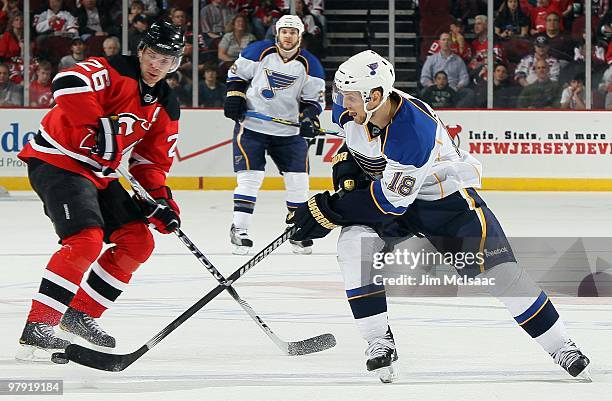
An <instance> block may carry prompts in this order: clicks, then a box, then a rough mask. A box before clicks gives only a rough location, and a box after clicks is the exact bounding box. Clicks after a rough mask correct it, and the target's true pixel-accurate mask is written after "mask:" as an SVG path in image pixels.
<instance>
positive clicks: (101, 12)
mask: <svg viewBox="0 0 612 401" xmlns="http://www.w3.org/2000/svg"><path fill="white" fill-rule="evenodd" d="M76 17H77V23H78V24H79V35H81V39H83V40H84V41H86V40H87V39H89V37H91V36H108V35H119V34H120V31H119V29H117V27H116V26H114V25H115V24H114V22H113V20H112V18H111V16H110V14H108V12H107V10H105V9H103V8H98V7H96V0H81V7H80V8H79V9H78V10H77V12H76Z"/></svg>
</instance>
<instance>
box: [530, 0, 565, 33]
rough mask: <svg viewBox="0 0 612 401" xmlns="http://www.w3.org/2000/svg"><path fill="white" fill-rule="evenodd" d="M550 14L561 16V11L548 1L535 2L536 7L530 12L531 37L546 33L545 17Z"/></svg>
mask: <svg viewBox="0 0 612 401" xmlns="http://www.w3.org/2000/svg"><path fill="white" fill-rule="evenodd" d="M552 12H554V13H557V15H561V10H559V8H558V6H557V5H556V4H552V3H551V1H550V0H537V3H536V6H535V7H534V8H533V9H532V10H531V29H530V31H529V33H530V34H531V35H533V36H535V35H538V34H540V33H544V32H545V31H546V17H547V16H548V14H550V13H552Z"/></svg>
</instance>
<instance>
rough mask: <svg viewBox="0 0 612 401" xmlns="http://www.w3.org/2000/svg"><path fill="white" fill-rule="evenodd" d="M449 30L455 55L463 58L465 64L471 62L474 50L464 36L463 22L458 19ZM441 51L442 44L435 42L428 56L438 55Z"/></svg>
mask: <svg viewBox="0 0 612 401" xmlns="http://www.w3.org/2000/svg"><path fill="white" fill-rule="evenodd" d="M449 30H450V37H451V50H452V51H453V53H455V54H456V55H458V56H459V57H461V58H462V59H463V61H465V62H468V61H470V58H471V57H472V49H471V47H470V45H469V43H467V42H466V40H465V37H464V36H463V21H461V20H460V19H456V20H455V21H454V22H452V23H451V24H450V27H449ZM439 51H440V43H439V41H437V40H434V41H433V43H432V44H431V46H430V47H429V50H428V51H427V54H428V55H431V54H436V53H437V52H439Z"/></svg>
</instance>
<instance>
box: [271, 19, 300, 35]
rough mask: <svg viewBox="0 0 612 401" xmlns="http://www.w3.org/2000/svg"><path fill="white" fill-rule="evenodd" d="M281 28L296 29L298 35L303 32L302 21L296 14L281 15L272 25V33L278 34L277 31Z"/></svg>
mask: <svg viewBox="0 0 612 401" xmlns="http://www.w3.org/2000/svg"><path fill="white" fill-rule="evenodd" d="M281 28H294V29H297V30H298V34H299V35H300V36H302V34H303V33H304V23H303V22H302V19H301V18H300V17H298V16H297V15H283V16H282V17H280V18H279V19H278V21H276V25H275V26H274V34H275V35H276V36H278V32H279V31H280V30H281Z"/></svg>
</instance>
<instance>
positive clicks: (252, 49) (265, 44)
mask: <svg viewBox="0 0 612 401" xmlns="http://www.w3.org/2000/svg"><path fill="white" fill-rule="evenodd" d="M268 53H276V46H275V45H274V42H272V41H271V40H260V41H257V42H253V43H251V44H250V45H248V46H247V47H246V48H245V49H244V50H243V51H242V53H240V55H241V56H242V57H244V58H246V59H247V60H251V61H260V60H261V59H262V58H263V57H265V56H266V55H267V54H268Z"/></svg>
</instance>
